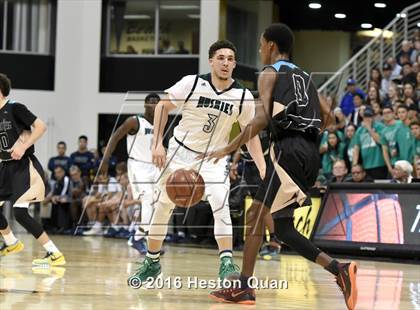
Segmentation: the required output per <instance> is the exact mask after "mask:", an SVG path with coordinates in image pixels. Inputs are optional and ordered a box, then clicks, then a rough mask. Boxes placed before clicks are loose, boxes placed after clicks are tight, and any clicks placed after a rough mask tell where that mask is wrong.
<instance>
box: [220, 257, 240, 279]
mask: <svg viewBox="0 0 420 310" xmlns="http://www.w3.org/2000/svg"><path fill="white" fill-rule="evenodd" d="M239 270H240V269H239V266H238V265H236V264H234V263H233V259H232V257H228V256H225V257H222V258H221V259H220V267H219V278H220V280H223V279H229V278H236V277H239V276H240V273H239Z"/></svg>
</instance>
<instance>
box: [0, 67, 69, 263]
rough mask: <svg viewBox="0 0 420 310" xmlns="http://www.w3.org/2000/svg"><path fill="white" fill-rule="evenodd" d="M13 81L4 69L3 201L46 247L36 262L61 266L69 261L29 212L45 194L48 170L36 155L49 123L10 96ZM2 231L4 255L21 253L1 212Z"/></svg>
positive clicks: (0, 114)
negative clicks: (41, 256) (44, 252)
mask: <svg viewBox="0 0 420 310" xmlns="http://www.w3.org/2000/svg"><path fill="white" fill-rule="evenodd" d="M10 88H11V83H10V80H9V78H8V77H7V76H6V75H4V74H1V73H0V159H1V162H0V205H2V204H3V202H4V201H9V202H10V203H11V205H12V206H13V214H14V216H15V219H16V220H17V221H18V223H19V224H21V225H22V226H23V227H24V228H25V229H26V230H27V231H28V232H30V233H31V234H32V235H33V236H34V237H35V239H37V241H38V242H39V243H40V244H41V245H42V246H43V247H44V248H45V250H46V251H47V255H46V256H45V257H44V258H40V259H34V260H33V261H32V265H34V266H45V265H47V266H60V265H64V264H65V263H66V261H65V258H64V255H63V254H62V253H61V252H60V251H59V250H58V248H57V247H56V245H55V244H54V242H52V241H51V240H50V239H49V237H48V235H47V233H46V232H45V231H44V230H43V228H42V226H41V224H40V223H38V222H37V221H35V220H34V219H33V218H32V217H31V216H30V215H29V214H28V207H29V203H31V202H37V201H43V200H44V198H45V183H44V178H43V175H44V170H43V169H42V166H41V164H40V163H39V161H38V159H37V158H36V157H35V155H34V152H35V148H34V143H35V142H36V141H37V140H38V139H39V138H41V137H42V135H43V134H44V133H45V131H46V129H47V127H46V126H45V123H44V122H43V121H42V120H40V119H39V118H38V117H36V116H35V115H34V114H33V113H32V112H31V111H29V110H28V109H27V108H26V106H24V105H23V104H21V103H17V102H13V101H11V100H8V99H7V96H8V95H9V93H10ZM0 234H1V235H2V236H3V238H4V241H5V244H4V246H3V247H2V248H0V256H4V255H8V254H12V253H18V252H20V251H22V250H23V248H24V245H23V243H22V242H21V241H20V240H18V239H17V238H16V237H15V235H14V234H13V232H12V231H11V229H10V226H9V224H8V223H7V220H6V218H5V216H4V215H3V213H2V212H0Z"/></svg>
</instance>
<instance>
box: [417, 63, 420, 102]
mask: <svg viewBox="0 0 420 310" xmlns="http://www.w3.org/2000/svg"><path fill="white" fill-rule="evenodd" d="M419 56H420V55H419ZM416 81H417V82H416V98H417V100H420V71H419V72H417V75H416ZM419 108H420V106H419Z"/></svg>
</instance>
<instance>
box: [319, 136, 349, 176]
mask: <svg viewBox="0 0 420 310" xmlns="http://www.w3.org/2000/svg"><path fill="white" fill-rule="evenodd" d="M344 147H345V145H344V143H342V142H341V140H340V139H339V138H338V136H337V133H336V132H329V133H328V140H327V142H326V143H324V144H323V145H321V146H320V153H322V154H323V156H322V162H321V164H322V171H323V172H324V175H325V177H326V178H329V177H330V176H331V172H332V166H333V163H334V162H336V161H337V160H339V159H343V158H344Z"/></svg>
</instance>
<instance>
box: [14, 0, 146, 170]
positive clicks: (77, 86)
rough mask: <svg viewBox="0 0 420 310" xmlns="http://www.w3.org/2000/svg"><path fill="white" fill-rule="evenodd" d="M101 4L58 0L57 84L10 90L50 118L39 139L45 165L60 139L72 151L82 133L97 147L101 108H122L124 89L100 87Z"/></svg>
mask: <svg viewBox="0 0 420 310" xmlns="http://www.w3.org/2000/svg"><path fill="white" fill-rule="evenodd" d="M101 8H102V1H101V0H89V1H86V0H71V1H68V0H58V5H57V40H56V54H55V56H56V58H55V90H54V91H31V90H13V91H12V93H11V98H12V99H14V100H17V101H21V102H22V103H25V104H26V105H28V107H29V108H30V109H31V110H32V111H33V112H34V113H35V114H37V115H38V116H39V117H40V118H41V119H43V120H44V121H45V122H47V124H48V131H47V134H46V135H45V136H44V137H43V138H42V139H41V140H40V141H39V142H38V143H37V144H36V150H37V155H38V157H39V159H40V161H41V162H42V163H43V164H44V165H45V164H46V163H47V161H48V158H49V157H50V156H52V155H53V154H55V145H56V143H57V142H58V141H60V140H64V141H66V142H67V144H68V153H70V152H72V151H74V150H75V149H76V148H77V137H78V136H79V135H81V134H86V135H87V136H88V138H89V146H90V147H96V144H97V128H98V114H99V113H118V112H119V111H120V109H121V106H122V104H123V103H124V97H125V94H118V93H117V94H115V93H99V65H100V40H101ZM124 112H126V113H138V112H141V111H139V109H138V108H136V109H134V108H129V109H124Z"/></svg>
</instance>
